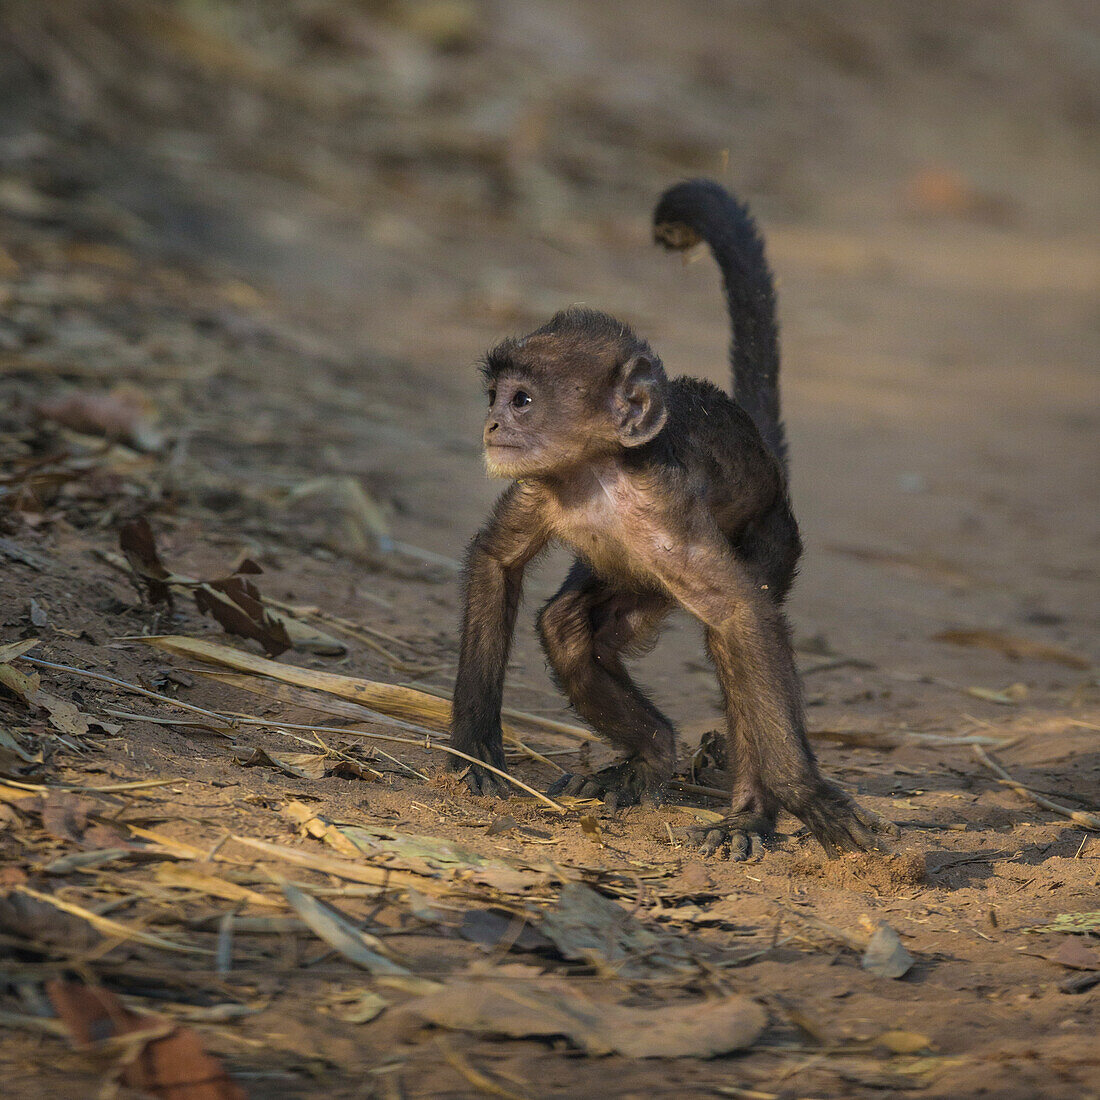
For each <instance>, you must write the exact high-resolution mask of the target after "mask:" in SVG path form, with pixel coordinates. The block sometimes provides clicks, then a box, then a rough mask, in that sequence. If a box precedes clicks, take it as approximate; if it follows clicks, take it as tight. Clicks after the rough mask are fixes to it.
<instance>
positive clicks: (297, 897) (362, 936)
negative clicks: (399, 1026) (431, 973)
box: [280, 882, 441, 994]
mask: <svg viewBox="0 0 1100 1100" xmlns="http://www.w3.org/2000/svg"><path fill="white" fill-rule="evenodd" d="M280 885H281V887H282V890H283V894H284V895H285V897H286V900H287V903H288V904H289V905H290V907H291V908H292V909H293V910H294V911H295V912H296V913H297V914H298V916H299V917H301V918H302V920H303V921H304V922H305V923H306V924H307V925H309V927H310V929H311V930H312V932H313V933H314V935H316V936H317V937H318V938H319V939H321V940H324V942H325V943H327V944H328V945H329V947H331V948H332V949H333V950H334V951H337V952H339V954H341V955H342V956H343V957H344V958H345V959H347V960H348V961H349V962H353V963H355V965H356V966H361V967H362V968H363V969H364V970H366V971H367V972H368V973H370V974H373V975H374V976H375V977H376V978H386V979H397V980H399V981H400V983H401V984H402V986H403V987H405V988H407V989H408V991H409V992H411V993H412V992H419V993H424V994H427V993H432V992H435V991H436V990H438V989H440V988H441V986H440V984H439V983H438V982H433V981H430V980H429V979H426V978H420V977H418V976H417V975H416V974H414V973H413V972H412V971H411V970H409V968H408V967H406V966H401V965H400V963H395V962H394V961H393V960H392V959H389V958H387V957H386V956H385V955H383V954H382V953H381V952H382V950H383V946H382V942H381V941H380V940H378V939H377V938H376V937H374V936H372V935H370V934H369V933H367V932H364V931H362V930H361V929H359V928H356V927H355V925H354V924H352V923H351V922H350V921H348V920H346V919H345V918H344V917H343V916H342V915H341V914H340V913H338V912H337V911H336V910H335V909H333V908H332V907H331V906H329V905H325V903H324V902H321V901H318V900H317V898H315V897H313V896H312V894H308V893H306V891H305V890H300V889H299V888H298V887H297V886H294V885H293V884H292V883H289V882H280Z"/></svg>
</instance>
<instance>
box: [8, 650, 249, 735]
mask: <svg viewBox="0 0 1100 1100" xmlns="http://www.w3.org/2000/svg"><path fill="white" fill-rule="evenodd" d="M19 660H21V661H26V662H27V664H29V665H36V666H38V667H39V668H51V669H54V670H55V671H57V672H71V673H72V674H73V675H74V676H83V677H84V678H85V679H88V680H99V681H101V682H102V683H104V684H110V685H111V686H112V687H117V688H122V689H123V690H124V691H129V692H132V693H133V694H134V695H144V696H145V697H146V698H147V699H157V700H159V701H160V702H162V703H171V704H172V706H174V707H179V708H180V709H181V710H189V711H191V712H192V713H194V714H201V715H203V716H204V717H206V718H216V719H217V720H218V721H219V722H220V723H221V724H222V725H223V726H229V727H230V728H232V726H233V720H232V719H231V718H227V717H226V716H225V715H224V714H218V713H217V712H216V711H212V710H206V709H204V708H203V707H197V706H195V705H194V703H184V702H182V701H181V700H179V699H173V698H172V697H171V696H170V695H161V694H160V692H158V691H149V689H148V688H143V687H138V685H137V684H129V683H127V682H126V681H125V680H118V679H116V678H115V677H114V676H108V675H107V674H106V673H103V672H91V671H89V670H88V669H86V668H74V667H73V666H72V665H59V664H57V663H56V662H54V661H43V660H41V659H39V658H38V657H20V658H19Z"/></svg>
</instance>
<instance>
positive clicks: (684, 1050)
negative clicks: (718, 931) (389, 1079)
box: [407, 978, 767, 1058]
mask: <svg viewBox="0 0 1100 1100" xmlns="http://www.w3.org/2000/svg"><path fill="white" fill-rule="evenodd" d="M407 1007H408V1009H409V1010H410V1011H412V1012H415V1013H416V1014H417V1015H418V1016H421V1017H423V1018H424V1019H426V1020H429V1021H430V1022H431V1023H433V1024H436V1025H438V1026H440V1027H448V1028H452V1029H454V1030H458V1031H472V1032H475V1033H478V1034H487V1035H510V1036H512V1037H514V1038H526V1037H529V1036H542V1037H551V1036H557V1035H564V1036H565V1037H566V1038H567V1039H569V1040H570V1041H571V1042H572V1043H574V1044H575V1045H576V1046H578V1047H580V1048H581V1049H582V1050H585V1051H587V1052H588V1053H589V1054H611V1053H612V1052H618V1053H620V1054H625V1055H626V1056H627V1057H628V1058H712V1057H715V1056H716V1055H720V1054H728V1053H730V1052H731V1051H735V1050H744V1049H745V1048H746V1047H748V1046H751V1045H752V1043H754V1042H755V1041H756V1039H757V1038H758V1037H759V1035H760V1033H761V1032H762V1031H763V1030H764V1027H765V1025H766V1024H767V1016H766V1014H765V1012H764V1010H763V1009H762V1008H761V1007H760V1005H758V1004H756V1003H755V1002H754V1001H751V1000H749V999H748V998H747V997H726V998H723V999H721V1000H713V1001H701V1002H695V1003H692V1004H683V1003H682V1002H680V1003H676V1002H669V1003H665V1004H662V1005H660V1006H659V1007H657V1008H634V1007H627V1006H626V1005H616V1004H605V1003H597V1002H594V1001H591V1000H589V999H588V998H587V997H586V996H585V995H584V994H583V993H582V992H581V990H580V988H579V987H577V986H576V985H574V984H572V983H570V982H566V981H562V980H560V979H555V978H546V979H544V980H541V981H531V982H522V983H512V982H504V981H492V980H490V981H484V982H454V983H449V984H447V985H446V986H444V987H443V988H442V989H441V990H440V991H439V992H438V993H434V994H431V995H429V996H427V997H423V998H421V999H420V1000H417V1001H414V1002H412V1003H411V1004H410V1005H408V1006H407Z"/></svg>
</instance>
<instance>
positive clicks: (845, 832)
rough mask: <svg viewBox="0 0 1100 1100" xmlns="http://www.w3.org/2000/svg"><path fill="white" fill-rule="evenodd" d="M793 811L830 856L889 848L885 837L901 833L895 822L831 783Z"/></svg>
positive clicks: (886, 849)
mask: <svg viewBox="0 0 1100 1100" xmlns="http://www.w3.org/2000/svg"><path fill="white" fill-rule="evenodd" d="M794 813H795V815H796V816H797V817H799V818H801V819H802V821H804V822H805V823H806V825H807V826H808V827H809V830H810V832H811V833H813V835H814V836H815V837H816V838H817V840H818V842H819V843H820V844H821V847H822V848H824V849H825V854H826V855H827V856H828V857H829V858H830V859H836V858H837V856H839V855H840V854H841V852H870V851H889V850H890V846H889V845H888V844H887V843H886V842H885V840H884V839H883V838H884V837H899V836H901V829H899V828H898V826H897V825H895V824H894V823H893V822H892V821H889V820H887V819H886V818H885V817H882V816H881V815H879V814H877V813H875V812H874V811H873V810H868V809H866V808H865V807H863V806H860V805H859V803H858V802H856V801H855V800H854V799H852V798H851V797H850V796H849V795H847V794H846V793H845V792H844V791H842V790H841V789H840V788H839V787H834V786H833V785H832V784H831V783H827V784H823V785H822V786H821V787H820V788H819V789H818V790H817V791H816V792H815V796H814V798H813V800H812V801H811V802H810V803H809V804H808V805H807V806H805V807H804V808H802V809H798V810H795V811H794Z"/></svg>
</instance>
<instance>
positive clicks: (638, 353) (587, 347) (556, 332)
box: [481, 306, 663, 382]
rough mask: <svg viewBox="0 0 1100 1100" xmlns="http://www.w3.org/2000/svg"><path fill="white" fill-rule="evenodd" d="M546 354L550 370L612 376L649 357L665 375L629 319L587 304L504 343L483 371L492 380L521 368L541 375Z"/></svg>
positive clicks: (491, 353) (490, 355)
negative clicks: (629, 363)
mask: <svg viewBox="0 0 1100 1100" xmlns="http://www.w3.org/2000/svg"><path fill="white" fill-rule="evenodd" d="M543 356H545V360H544V362H545V366H546V367H547V368H550V369H554V368H558V369H561V368H563V367H564V368H566V369H567V370H568V371H570V372H571V373H572V372H574V371H576V372H581V371H584V370H586V369H588V370H591V369H593V368H596V369H597V371H598V370H599V369H600V368H601V367H602V368H603V370H605V371H608V372H611V373H613V372H614V371H615V370H616V368H617V367H618V366H620V365H621V364H623V363H625V362H627V361H628V360H630V359H632V358H636V357H644V358H646V359H647V360H648V361H649V362H651V363H652V364H653V365H654V367H655V369H656V370H657V371H658V372H659V373H663V368H662V366H661V360H660V358H659V357H658V356H657V354H656V353H655V352H654V351H653V349H652V348H651V347H650V346H649V344H648V342H647V341H645V340H643V339H642V338H641V337H640V336H638V335H637V334H636V333H635V332H634V330H633V329H632V328H631V327H630V326H629V325H628V324H626V322H625V321H620V320H619V319H618V318H616V317H612V316H611V315H610V314H608V313H603V312H601V311H600V310H597V309H589V308H588V307H587V306H569V307H568V308H567V309H562V310H559V311H558V312H557V313H555V314H554V316H553V317H551V318H550V320H548V321H546V322H545V323H544V324H542V325H540V326H539V327H538V328H537V329H535V330H534V331H533V332H530V333H528V334H527V335H526V336H523V337H520V338H518V339H517V338H515V337H509V338H508V339H506V340H502V341H501V342H500V343H499V344H497V345H496V347H494V348H493V349H492V350H491V351H489V352H488V353H487V354H486V356H485V358H484V359H483V360H482V364H481V372H482V374H483V375H484V376H485V378H486V380H487V381H490V382H491V381H494V380H495V379H497V378H499V377H500V376H501V375H502V374H505V373H507V372H508V371H511V370H515V369H517V366H520V367H521V369H523V370H524V371H529V372H532V373H538V364H539V360H540V359H542V358H543Z"/></svg>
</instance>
